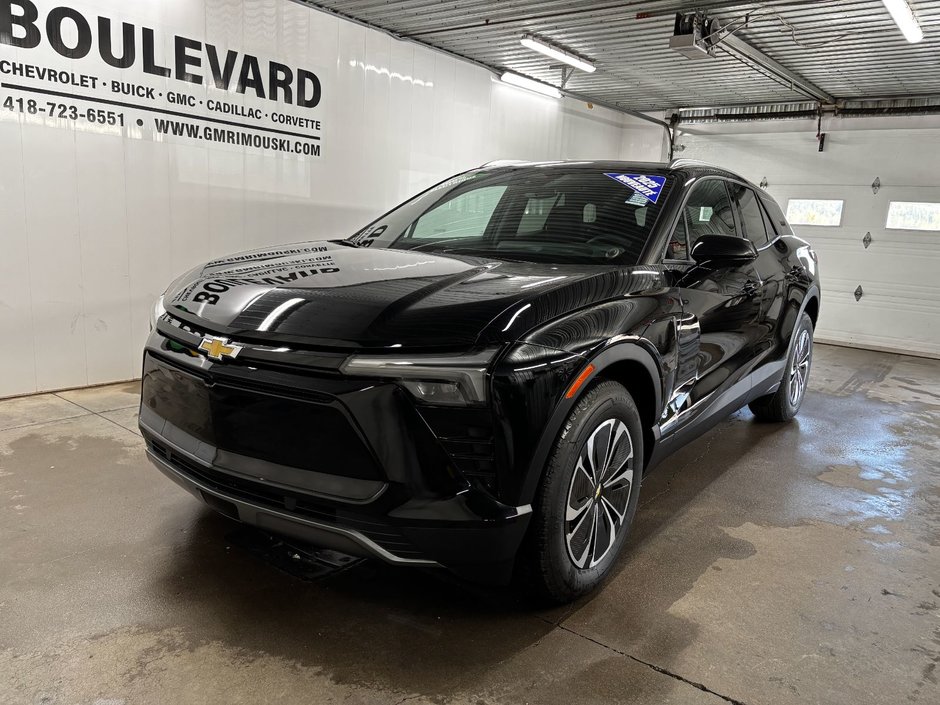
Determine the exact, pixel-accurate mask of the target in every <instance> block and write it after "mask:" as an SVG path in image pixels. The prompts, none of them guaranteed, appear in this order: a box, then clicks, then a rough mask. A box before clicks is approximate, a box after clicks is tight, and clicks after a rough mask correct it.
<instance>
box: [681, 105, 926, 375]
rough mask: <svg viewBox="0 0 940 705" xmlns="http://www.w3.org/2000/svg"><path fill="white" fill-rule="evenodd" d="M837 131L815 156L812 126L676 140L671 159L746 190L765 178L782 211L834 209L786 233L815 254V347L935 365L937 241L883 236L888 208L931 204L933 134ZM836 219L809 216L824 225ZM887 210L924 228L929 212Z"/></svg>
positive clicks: (898, 231)
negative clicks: (743, 181)
mask: <svg viewBox="0 0 940 705" xmlns="http://www.w3.org/2000/svg"><path fill="white" fill-rule="evenodd" d="M838 126H839V128H840V131H837V132H831V133H829V134H828V135H827V138H826V142H825V151H823V152H821V153H820V152H818V150H817V142H816V137H815V129H813V128H815V125H814V126H813V128H811V129H809V130H805V131H800V132H789V133H780V132H776V133H760V134H754V133H750V134H734V135H729V134H708V135H704V134H700V135H694V136H693V135H683V136H682V137H681V138H680V144H684V145H686V147H687V148H686V149H685V150H684V151H683V152H682V153H681V156H682V157H689V158H694V159H702V160H705V161H709V162H712V163H716V164H720V165H721V166H725V167H728V168H730V169H732V170H735V171H738V172H740V173H741V174H742V175H743V176H746V177H747V178H748V179H751V180H752V181H754V183H760V182H761V181H762V180H763V179H765V178H766V180H767V182H768V185H767V191H768V192H769V193H771V194H772V195H773V196H774V197H775V198H776V199H777V200H778V202H779V203H780V206H781V207H782V208H784V209H786V208H787V204H788V202H789V201H790V199H801V200H813V201H815V200H823V201H825V200H829V201H841V216H840V217H838V218H835V219H834V222H835V224H833V225H828V226H826V225H821V224H817V225H807V224H796V223H794V225H793V229H794V230H795V231H796V232H797V234H798V235H800V236H802V237H804V238H806V239H807V240H809V241H810V242H812V244H813V246H814V247H815V249H816V250H817V252H818V253H819V258H820V269H821V279H822V286H823V307H822V309H823V310H822V313H821V316H820V320H819V327H818V331H817V339H819V340H821V341H828V342H836V343H843V344H848V345H853V346H858V347H865V348H874V349H885V350H892V351H898V352H908V353H915V354H921V355H929V356H932V357H940V231H938V230H929V229H925V230H917V229H913V228H911V227H910V225H911V223H902V224H903V225H907V226H908V227H899V228H889V227H887V225H888V222H887V221H888V210H889V207H891V204H892V203H897V204H907V203H935V204H940V166H938V165H937V157H938V155H940V130H937V129H893V130H891V131H890V132H889V131H886V130H849V129H844V128H850V127H851V126H852V125H851V121H850V120H848V119H846V120H839V121H838ZM737 129H739V130H740V129H745V127H744V126H739V127H738V128H737ZM756 129H761V128H760V127H758V128H756ZM763 129H769V128H768V127H764V128H763ZM775 129H781V128H780V127H779V126H778V127H776V128H775ZM824 129H825V128H824ZM926 155H933V156H932V157H931V158H925V156H926ZM876 179H877V180H878V185H877V186H876V187H874V188H873V186H872V184H873V183H874V182H875V180H876ZM795 205H796V204H794V206H795ZM802 205H803V206H804V208H803V210H804V211H807V210H808V211H809V212H812V211H813V210H814V208H813V205H814V204H805V203H804V204H802ZM807 207H808V208H807ZM936 207H937V208H940V205H938V206H936ZM837 209H838V208H837V206H836V204H821V207H820V208H818V209H815V210H818V212H819V214H820V215H821V216H825V215H826V214H827V213H829V214H835V211H837ZM895 209H896V214H895V215H898V214H902V215H903V214H904V212H905V211H910V212H911V213H912V214H913V215H914V216H915V217H914V220H915V221H918V220H919V221H920V222H919V225H921V226H927V227H931V224H930V223H929V220H928V218H926V217H925V215H924V214H925V213H926V212H927V211H929V207H927V208H925V207H921V208H919V209H916V208H913V207H909V206H903V205H897V206H895ZM817 222H820V221H817ZM932 227H938V225H937V223H936V220H934V222H933V224H932ZM866 242H867V243H868V245H867V247H866Z"/></svg>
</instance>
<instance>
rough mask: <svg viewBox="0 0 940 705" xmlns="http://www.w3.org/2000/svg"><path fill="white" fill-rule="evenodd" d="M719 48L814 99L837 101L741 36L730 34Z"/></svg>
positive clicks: (722, 40) (827, 101)
mask: <svg viewBox="0 0 940 705" xmlns="http://www.w3.org/2000/svg"><path fill="white" fill-rule="evenodd" d="M718 48H719V49H724V50H725V51H726V52H728V53H729V54H731V55H732V56H737V57H740V58H744V59H747V60H748V61H751V62H752V63H754V64H756V65H757V66H759V67H760V68H762V69H764V70H765V71H767V72H768V73H770V74H771V75H773V76H774V77H775V78H777V79H778V80H779V81H781V82H782V83H783V84H784V85H788V86H792V87H793V90H795V91H798V92H800V93H803V94H804V95H808V96H809V97H810V98H812V99H813V100H816V101H818V102H820V103H835V102H836V99H835V97H834V96H832V95H830V94H829V93H826V91H824V90H823V89H822V88H820V87H819V86H817V85H816V84H815V83H813V82H812V81H809V80H807V79H805V78H803V77H802V76H801V75H800V74H798V73H797V72H796V71H793V70H792V69H788V68H787V67H786V66H784V65H783V64H781V63H779V62H778V61H775V60H774V59H771V58H770V57H769V56H767V54H765V53H764V52H762V51H761V50H760V49H757V48H756V47H754V46H752V45H751V44H748V43H747V42H746V41H744V40H743V39H741V38H740V37H737V36H735V35H733V34H729V35H727V36H726V37H724V38H723V39H721V40H720V43H719V44H718Z"/></svg>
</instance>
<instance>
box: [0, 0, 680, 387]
mask: <svg viewBox="0 0 940 705" xmlns="http://www.w3.org/2000/svg"><path fill="white" fill-rule="evenodd" d="M12 1H13V2H14V4H16V0H12ZM10 2H11V0H0V11H2V10H3V9H4V6H5V5H6V6H9V4H10ZM32 2H33V3H34V4H35V5H36V6H37V8H38V11H39V22H38V26H39V27H40V28H41V30H42V33H43V41H42V43H41V44H40V45H39V46H38V47H36V48H15V47H12V46H8V45H3V44H0V66H2V65H3V64H2V62H3V61H4V60H7V61H11V62H19V63H22V64H31V65H37V66H41V67H46V68H49V67H51V68H55V69H60V70H65V71H70V72H74V73H76V74H84V75H88V76H95V77H97V78H98V79H99V80H100V81H101V82H102V83H101V84H99V87H98V89H97V90H92V89H89V88H74V87H62V86H57V85H53V84H51V83H50V82H48V81H44V80H41V79H38V78H32V79H29V78H24V77H21V76H16V77H14V76H11V75H9V74H7V75H4V74H2V73H0V82H3V83H4V84H8V83H14V84H15V85H21V86H27V87H39V88H41V89H43V90H51V89H55V90H60V91H67V92H71V93H73V94H76V95H80V96H97V98H99V99H101V98H104V99H108V100H121V101H123V102H127V103H132V104H134V105H140V106H149V107H151V108H156V109H158V110H167V109H173V110H182V111H183V112H186V113H189V114H192V115H194V116H195V117H194V118H192V119H189V120H187V122H189V123H191V124H196V125H199V126H200V128H202V127H205V126H211V124H210V123H206V122H204V121H202V120H201V117H210V116H213V115H215V117H220V116H219V115H217V114H214V113H210V112H209V111H208V110H207V108H206V107H204V106H195V107H192V108H188V107H187V108H182V109H181V108H179V107H177V106H174V105H170V104H169V103H168V101H167V99H166V96H164V95H160V96H159V97H157V96H155V97H154V98H153V99H147V98H136V97H134V98H128V97H126V96H125V97H122V96H119V95H118V96H116V95H114V94H113V93H111V91H110V90H109V88H108V85H109V84H108V81H111V80H119V81H125V82H134V83H137V84H140V85H144V86H148V87H151V88H153V89H154V90H155V91H159V92H160V93H161V94H164V93H170V92H180V93H184V94H187V95H191V96H193V97H194V99H195V100H201V101H203V102H206V101H208V100H209V99H216V100H222V101H225V102H228V103H231V104H235V105H243V106H245V107H246V108H257V109H260V110H262V111H265V118H264V119H259V120H257V121H253V120H252V119H237V118H234V119H235V120H236V121H238V122H241V123H244V124H246V125H248V126H247V127H246V128H244V129H242V128H236V129H237V131H238V132H239V133H248V134H259V132H258V131H257V130H256V129H255V128H253V127H252V126H251V125H253V124H258V125H266V126H268V127H272V126H273V124H272V122H271V121H270V119H268V117H267V116H268V111H272V112H273V110H275V109H276V110H278V111H280V112H282V113H285V114H289V115H293V116H298V117H306V118H311V119H316V120H319V121H320V129H319V130H315V129H307V130H304V131H303V132H304V134H311V135H319V136H320V137H321V140H320V142H319V145H320V147H321V154H320V156H319V157H313V156H308V157H305V156H295V155H291V154H283V153H273V152H271V151H265V150H263V149H256V148H254V147H241V146H232V145H225V144H219V143H215V142H207V141H201V140H198V139H194V138H190V137H182V136H181V137H173V136H169V135H162V134H157V131H156V129H155V119H156V118H161V117H162V118H165V117H166V116H165V115H161V114H160V113H154V112H150V111H146V110H142V109H136V108H133V107H132V108H127V107H114V106H107V105H101V104H95V103H93V102H89V101H85V100H81V99H72V98H60V97H59V98H57V97H49V96H48V95H45V94H31V93H28V92H24V91H22V90H19V89H14V88H9V87H7V86H6V85H5V86H3V87H0V105H2V104H3V103H4V101H6V99H7V98H12V99H14V100H15V99H18V98H23V99H26V100H28V99H30V98H36V99H38V103H37V104H38V105H39V106H42V105H43V104H44V103H45V102H47V101H55V102H57V103H60V104H62V103H64V104H67V105H75V106H76V107H77V108H78V109H80V110H82V111H84V110H85V109H86V108H89V107H92V108H102V109H110V110H115V111H117V112H122V113H123V114H124V116H125V120H126V123H127V126H126V127H124V128H121V127H117V126H115V127H108V126H102V125H100V124H91V123H89V122H88V120H86V119H84V118H81V117H80V118H79V119H77V120H72V119H69V118H67V117H65V118H58V117H50V116H49V115H48V114H45V115H44V114H39V113H36V114H34V115H33V114H29V112H28V111H25V112H20V111H19V110H18V108H17V107H16V104H14V108H13V109H3V108H0V162H2V165H0V397H3V396H10V395H16V394H24V393H30V392H34V391H42V390H50V389H58V388H65V387H74V386H81V385H86V384H98V383H104V382H109V381H115V380H120V379H129V378H133V377H136V376H138V375H139V370H138V368H139V364H140V348H141V344H142V342H143V339H144V337H145V335H146V331H147V321H148V314H149V309H150V306H151V303H152V301H153V300H154V299H155V297H156V296H157V295H158V294H159V293H160V292H161V291H163V288H164V287H165V286H166V284H167V283H168V282H169V281H170V280H171V279H172V278H173V277H174V276H175V275H176V274H178V273H180V272H182V271H183V270H185V269H187V268H189V267H191V266H193V265H194V264H196V263H198V262H200V261H203V260H206V259H209V258H212V257H216V256H219V255H221V254H223V253H227V252H232V251H237V250H243V249H247V248H251V247H256V246H263V245H267V244H273V243H283V242H291V241H296V240H299V239H306V238H327V237H337V236H343V235H346V234H349V233H351V232H352V231H353V230H354V229H355V228H356V227H358V226H359V225H362V224H364V223H365V222H366V221H367V219H368V218H369V217H370V216H372V215H375V214H378V213H379V212H380V211H382V210H383V209H386V208H388V207H390V206H392V205H394V204H395V203H396V202H398V201H400V200H402V199H404V198H405V197H406V196H408V195H410V194H411V193H413V192H415V191H417V190H419V189H422V188H424V187H425V186H427V185H429V184H431V183H433V182H435V181H437V180H440V179H441V178H444V177H446V176H447V175H449V174H452V173H454V172H457V171H460V170H463V169H466V168H468V167H472V166H476V165H478V164H481V163H483V162H486V161H489V160H492V159H508V158H524V159H556V158H558V159H561V158H574V159H578V158H632V159H644V160H658V159H660V155H661V148H662V131H661V130H660V129H659V128H657V127H656V126H654V125H649V124H647V123H642V122H639V121H634V120H631V119H628V118H624V116H622V115H620V114H618V113H613V112H610V111H607V110H604V109H601V108H594V109H591V110H589V109H588V108H587V107H586V106H585V105H584V104H581V103H577V102H573V101H556V100H552V99H548V98H543V97H541V96H537V95H535V94H531V93H528V92H524V91H521V90H519V89H516V88H512V87H509V86H505V85H502V84H499V83H495V82H494V81H493V80H492V77H491V74H490V73H488V72H487V71H485V70H483V69H481V68H479V67H476V66H474V65H471V64H468V63H465V62H461V61H458V60H455V59H453V58H450V57H448V56H446V55H444V54H440V53H437V52H434V51H431V50H428V49H425V48H423V47H419V46H417V45H414V44H411V43H405V42H398V41H395V40H393V39H391V38H390V37H388V36H386V35H384V34H382V33H379V32H375V31H372V30H368V29H366V28H363V27H360V26H358V25H355V24H352V23H349V22H345V21H343V20H340V19H337V18H335V17H333V16H330V15H327V14H324V13H320V12H316V11H313V10H311V9H309V8H306V7H302V6H300V5H298V4H294V3H292V2H289V1H288V0H135V2H133V3H130V2H126V1H122V0H71V1H70V2H68V3H63V2H59V0H54V1H53V0H32ZM63 4H67V5H68V6H69V7H71V8H74V9H76V10H78V11H79V12H80V13H81V14H82V15H83V16H84V17H86V18H88V20H89V22H90V23H91V26H92V28H93V32H94V35H95V38H96V39H97V36H98V32H97V27H96V26H95V25H96V18H97V17H98V16H99V15H101V16H105V17H109V18H111V19H112V21H113V22H114V27H115V29H114V32H113V34H114V35H115V40H114V41H115V50H116V51H119V49H120V47H121V41H120V38H119V33H118V28H119V27H120V23H121V22H129V23H132V24H134V25H135V26H136V27H137V28H138V29H137V39H136V42H137V49H138V56H137V62H136V64H135V65H134V66H132V67H130V68H127V69H117V68H112V67H111V66H108V65H107V64H105V62H104V61H102V60H101V58H100V56H99V54H98V49H97V41H96V42H95V45H94V46H93V48H92V50H91V52H90V53H89V54H88V55H87V56H85V57H83V58H80V59H79V58H64V57H63V56H60V55H59V54H58V53H56V52H55V51H54V50H53V48H52V47H51V46H50V44H49V42H48V41H47V39H48V37H47V36H46V32H45V27H44V21H45V18H46V16H47V14H48V12H49V10H50V9H52V8H53V7H57V6H60V5H63ZM19 12H20V11H19V9H16V10H15V11H14V14H19ZM142 25H143V26H147V27H150V28H153V29H154V30H155V37H156V44H157V49H156V59H157V61H158V62H162V63H163V64H164V65H166V66H172V65H173V46H174V44H173V42H174V39H173V37H174V35H181V36H184V37H188V38H191V39H195V40H198V41H200V42H206V43H212V44H213V45H215V46H217V47H218V49H219V52H220V53H221V54H222V55H223V56H224V52H225V51H226V50H229V49H230V50H234V51H237V52H239V55H241V54H244V53H250V54H253V55H256V56H257V57H258V58H259V59H260V60H261V62H262V66H264V65H265V62H267V61H268V60H272V59H273V60H276V61H279V62H281V63H283V64H286V65H288V66H291V67H297V68H305V69H308V70H310V71H313V72H315V73H316V74H317V75H318V76H319V78H320V81H321V83H322V90H323V94H322V101H321V102H320V104H319V105H317V106H316V107H315V108H300V107H298V106H293V107H289V106H285V105H282V104H278V103H274V102H272V101H270V100H263V99H261V98H258V97H257V96H255V95H252V94H251V93H250V91H249V93H248V94H246V95H241V94H238V93H236V92H234V91H232V90H229V91H223V90H219V89H217V88H216V87H215V86H214V85H213V86H212V87H211V88H207V87H206V85H205V84H204V85H194V84H190V83H182V82H180V81H178V80H176V79H175V78H162V77H159V78H158V77H156V76H153V75H149V74H145V73H144V72H143V71H142V70H141V63H142V58H141V56H140V52H141V34H140V29H139V28H140V27H141V26H142ZM63 26H64V27H65V31H64V33H63V34H64V36H63V39H64V40H65V42H66V44H67V45H68V46H75V42H76V40H77V39H78V35H77V30H76V29H75V27H74V26H73V25H72V24H70V23H68V22H67V23H64V24H63ZM15 36H16V35H15ZM191 53H192V54H193V55H199V56H201V57H202V63H203V66H202V68H201V69H193V70H192V71H193V72H194V73H201V74H203V75H205V76H207V77H208V75H209V73H208V72H209V69H208V65H207V61H208V60H207V58H206V55H205V54H201V53H200V52H199V51H195V52H191ZM236 74H237V69H236ZM223 117H224V116H223ZM138 120H140V121H141V126H139V127H138V123H137V121H138ZM308 142H309V141H308Z"/></svg>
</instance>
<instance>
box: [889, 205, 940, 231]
mask: <svg viewBox="0 0 940 705" xmlns="http://www.w3.org/2000/svg"><path fill="white" fill-rule="evenodd" d="M885 227H886V228H887V229H888V230H937V231H940V203H916V202H914V201H891V203H890V204H889V205H888V224H887V225H886V226H885Z"/></svg>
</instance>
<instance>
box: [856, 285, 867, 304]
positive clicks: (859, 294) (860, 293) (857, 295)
mask: <svg viewBox="0 0 940 705" xmlns="http://www.w3.org/2000/svg"><path fill="white" fill-rule="evenodd" d="M864 295H865V292H864V291H862V285H861V284H859V285H858V288H857V289H855V300H856V301H858V300H859V299H861V298H862V296H864Z"/></svg>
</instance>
